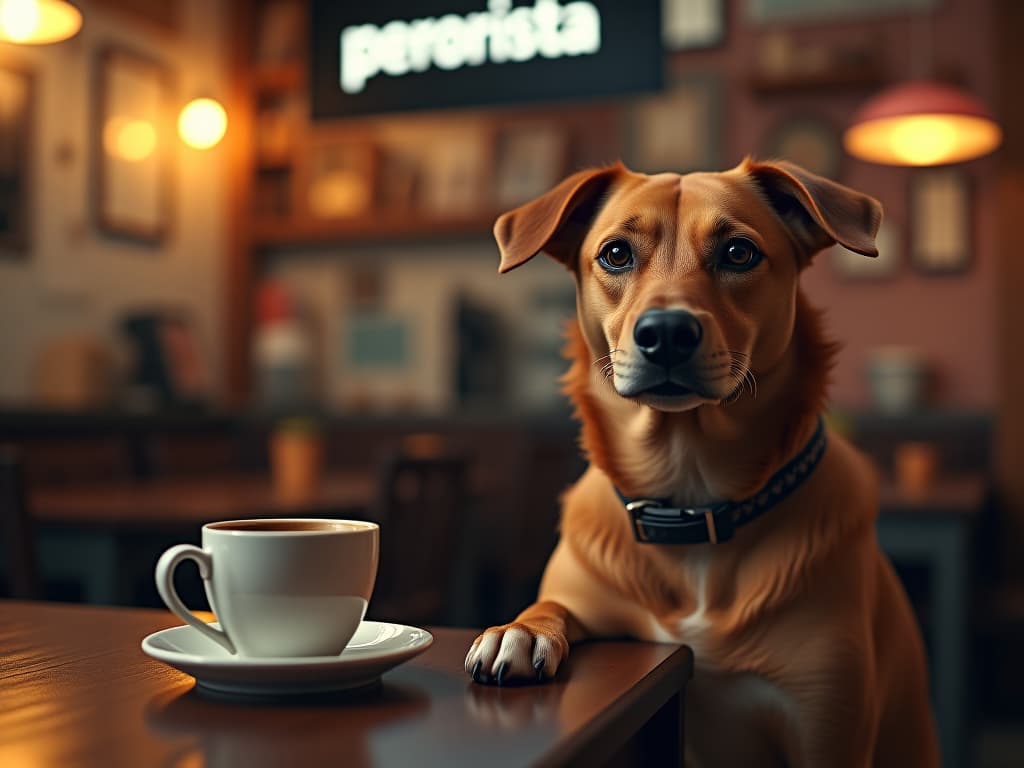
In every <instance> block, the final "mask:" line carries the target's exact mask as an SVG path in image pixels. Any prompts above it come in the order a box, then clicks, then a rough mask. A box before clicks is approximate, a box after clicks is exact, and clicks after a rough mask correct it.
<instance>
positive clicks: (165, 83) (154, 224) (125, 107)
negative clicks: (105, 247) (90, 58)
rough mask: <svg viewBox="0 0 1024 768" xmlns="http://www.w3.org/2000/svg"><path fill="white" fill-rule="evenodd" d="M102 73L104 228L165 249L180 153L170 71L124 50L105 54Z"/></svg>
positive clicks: (96, 197) (98, 125) (96, 205)
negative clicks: (161, 245)
mask: <svg viewBox="0 0 1024 768" xmlns="http://www.w3.org/2000/svg"><path fill="white" fill-rule="evenodd" d="M94 67H95V69H94V79H95V88H94V93H95V98H96V104H95V107H94V109H93V116H94V120H93V123H94V125H93V138H92V145H93V167H94V172H93V173H94V180H95V190H94V194H93V195H92V202H93V213H94V219H95V222H96V227H97V229H98V230H99V231H101V232H103V233H105V234H108V235H112V236H114V237H120V238H125V239H130V240H135V241H139V242H143V243H149V244H154V245H156V244H159V243H161V242H163V241H164V240H165V239H166V237H167V236H168V234H169V231H170V227H171V199H172V175H171V174H172V169H173V165H174V154H175V152H176V150H177V145H176V143H175V140H174V116H173V114H172V105H173V95H174V94H173V86H172V81H171V75H170V71H169V69H168V68H167V67H166V66H165V65H164V64H163V63H162V62H160V61H158V60H156V59H154V58H151V57H149V56H146V55H144V54H140V53H137V52H135V51H132V50H130V49H126V48H121V47H119V46H106V47H103V48H100V49H99V50H98V51H97V53H96V58H95V63H94Z"/></svg>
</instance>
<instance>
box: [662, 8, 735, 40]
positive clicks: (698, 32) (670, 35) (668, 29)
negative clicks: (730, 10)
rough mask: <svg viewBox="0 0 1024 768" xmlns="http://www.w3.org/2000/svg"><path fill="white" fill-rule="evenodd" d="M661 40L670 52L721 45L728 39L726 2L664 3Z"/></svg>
mask: <svg viewBox="0 0 1024 768" xmlns="http://www.w3.org/2000/svg"><path fill="white" fill-rule="evenodd" d="M661 39H662V42H663V43H664V45H665V50H667V51H690V50H697V49H702V48H712V47H714V46H716V45H720V44H721V43H722V41H723V40H724V39H725V0H662V2H661Z"/></svg>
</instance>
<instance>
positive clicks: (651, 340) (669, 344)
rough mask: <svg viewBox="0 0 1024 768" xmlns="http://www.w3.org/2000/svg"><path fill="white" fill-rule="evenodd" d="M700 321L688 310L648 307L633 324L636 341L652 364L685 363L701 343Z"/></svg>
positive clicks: (634, 339)
mask: <svg viewBox="0 0 1024 768" xmlns="http://www.w3.org/2000/svg"><path fill="white" fill-rule="evenodd" d="M702 335H703V329H702V328H701V326H700V321H699V320H698V319H697V318H696V317H694V316H693V315H692V314H690V313H689V312H687V311H686V310H685V309H648V310H647V311H646V312H644V313H643V314H642V315H640V318H639V319H638V320H637V321H636V325H635V326H634V327H633V341H634V342H636V346H637V348H638V349H639V350H640V351H641V352H642V353H643V355H644V357H646V358H647V359H648V360H650V361H651V362H652V363H656V364H658V365H663V366H665V367H666V368H669V367H671V366H673V365H675V364H677V363H685V362H686V361H687V360H689V359H690V358H691V357H692V356H693V353H694V352H695V351H696V350H697V347H699V346H700V339H701V336H702Z"/></svg>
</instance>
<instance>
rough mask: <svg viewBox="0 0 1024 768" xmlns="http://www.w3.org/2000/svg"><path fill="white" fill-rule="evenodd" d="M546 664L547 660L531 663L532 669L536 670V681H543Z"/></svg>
mask: <svg viewBox="0 0 1024 768" xmlns="http://www.w3.org/2000/svg"><path fill="white" fill-rule="evenodd" d="M545 664H547V659H544V658H540V659H537V660H536V661H535V662H533V668H534V669H535V670H537V679H538V680H543V679H544V665H545Z"/></svg>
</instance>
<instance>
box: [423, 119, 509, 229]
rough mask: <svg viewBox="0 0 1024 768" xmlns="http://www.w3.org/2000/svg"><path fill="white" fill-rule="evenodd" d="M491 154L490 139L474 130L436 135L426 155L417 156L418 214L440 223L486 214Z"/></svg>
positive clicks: (453, 131)
mask: <svg viewBox="0 0 1024 768" xmlns="http://www.w3.org/2000/svg"><path fill="white" fill-rule="evenodd" d="M493 151H494V148H493V145H492V142H491V138H490V136H488V135H486V134H485V133H484V132H482V131H480V130H478V129H477V128H475V127H467V128H457V129H453V130H452V131H450V132H447V133H443V134H441V133H439V134H438V140H437V141H436V143H434V144H433V145H432V146H431V148H430V151H429V152H427V153H424V154H422V155H421V156H420V163H421V166H420V170H421V174H422V175H421V177H420V183H419V185H418V188H417V193H418V200H417V208H418V209H419V212H420V213H421V214H422V215H424V216H428V217H435V218H439V219H444V218H459V217H463V216H474V215H478V214H481V213H483V212H485V211H487V210H488V205H487V202H488V201H489V198H490V193H491V189H490V187H491V178H490V168H491V163H492V162H493V159H494V155H493Z"/></svg>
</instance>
